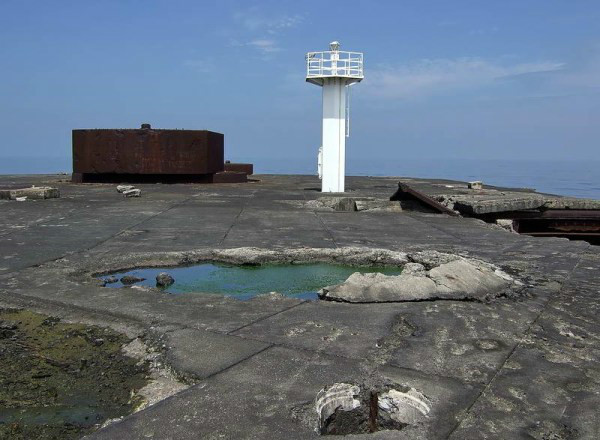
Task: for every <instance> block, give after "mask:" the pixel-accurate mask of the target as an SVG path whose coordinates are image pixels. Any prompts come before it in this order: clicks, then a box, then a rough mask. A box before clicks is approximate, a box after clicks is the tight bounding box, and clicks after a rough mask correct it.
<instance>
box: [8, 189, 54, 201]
mask: <svg viewBox="0 0 600 440" xmlns="http://www.w3.org/2000/svg"><path fill="white" fill-rule="evenodd" d="M58 197H60V191H59V190H58V188H51V187H49V186H32V187H31V188H20V189H5V190H0V199H7V200H17V199H21V200H18V201H23V200H27V199H30V200H43V199H55V198H58Z"/></svg>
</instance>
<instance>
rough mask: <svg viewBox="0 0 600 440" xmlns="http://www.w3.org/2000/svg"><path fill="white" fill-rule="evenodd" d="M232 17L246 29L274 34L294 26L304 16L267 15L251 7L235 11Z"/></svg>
mask: <svg viewBox="0 0 600 440" xmlns="http://www.w3.org/2000/svg"><path fill="white" fill-rule="evenodd" d="M233 19H234V21H235V22H236V23H237V24H238V25H240V26H242V27H243V28H245V29H246V30H248V31H252V32H267V33H269V34H274V33H277V32H279V31H281V30H284V29H289V28H293V27H296V26H297V25H299V24H300V23H301V22H302V21H303V20H304V17H303V16H302V15H300V14H294V15H286V14H284V15H267V14H264V13H262V12H261V11H259V10H258V9H256V8H251V9H246V10H240V11H237V12H235V14H234V15H233Z"/></svg>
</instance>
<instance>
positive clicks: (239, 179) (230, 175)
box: [212, 171, 248, 183]
mask: <svg viewBox="0 0 600 440" xmlns="http://www.w3.org/2000/svg"><path fill="white" fill-rule="evenodd" d="M247 181H248V175H247V174H246V173H238V172H237V171H222V172H219V173H215V174H213V176H212V183H245V182H247Z"/></svg>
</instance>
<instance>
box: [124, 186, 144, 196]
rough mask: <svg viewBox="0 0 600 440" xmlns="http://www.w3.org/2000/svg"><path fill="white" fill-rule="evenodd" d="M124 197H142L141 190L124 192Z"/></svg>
mask: <svg viewBox="0 0 600 440" xmlns="http://www.w3.org/2000/svg"><path fill="white" fill-rule="evenodd" d="M123 195H124V196H125V197H140V196H141V195H142V190H141V189H137V188H135V189H129V190H127V191H123Z"/></svg>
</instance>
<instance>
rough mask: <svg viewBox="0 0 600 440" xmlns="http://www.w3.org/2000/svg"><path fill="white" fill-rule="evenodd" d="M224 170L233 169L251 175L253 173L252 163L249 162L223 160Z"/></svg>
mask: <svg viewBox="0 0 600 440" xmlns="http://www.w3.org/2000/svg"><path fill="white" fill-rule="evenodd" d="M225 171H235V172H237V173H246V174H247V175H248V176H251V175H252V174H253V173H254V165H252V164H251V163H231V162H225Z"/></svg>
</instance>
